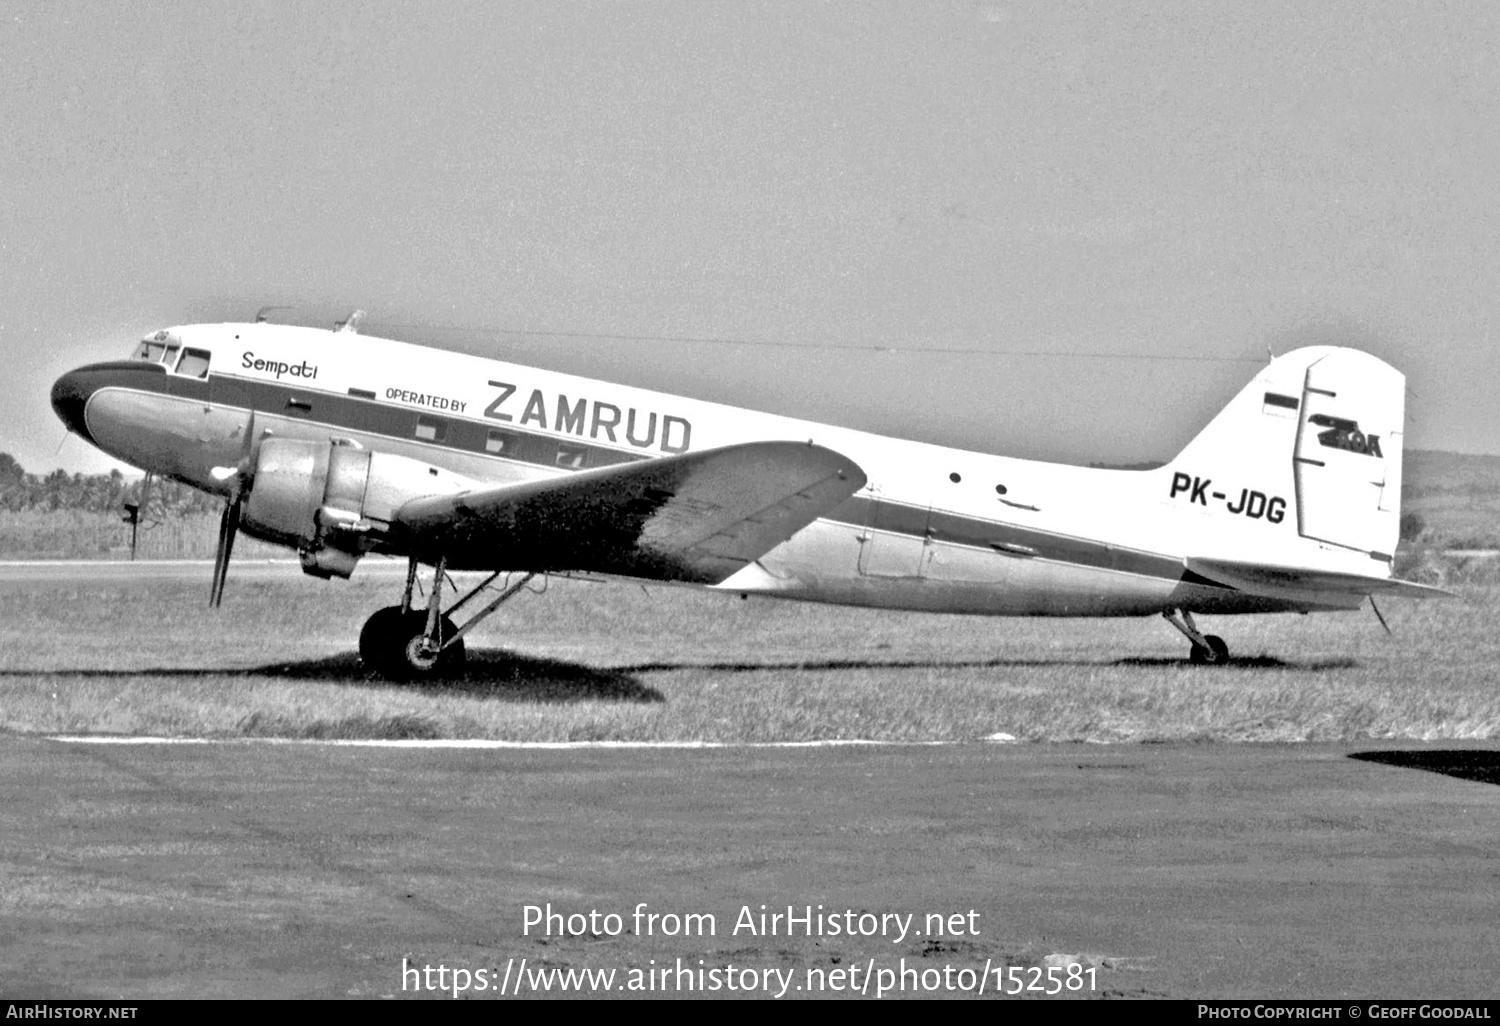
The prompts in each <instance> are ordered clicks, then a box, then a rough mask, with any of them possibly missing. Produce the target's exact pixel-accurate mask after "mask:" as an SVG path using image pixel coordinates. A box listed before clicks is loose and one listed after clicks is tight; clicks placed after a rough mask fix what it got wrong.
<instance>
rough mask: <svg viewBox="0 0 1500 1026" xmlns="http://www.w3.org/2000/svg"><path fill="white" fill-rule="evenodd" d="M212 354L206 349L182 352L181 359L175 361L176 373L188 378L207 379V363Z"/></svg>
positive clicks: (185, 349) (184, 350)
mask: <svg viewBox="0 0 1500 1026" xmlns="http://www.w3.org/2000/svg"><path fill="white" fill-rule="evenodd" d="M211 355H212V354H211V353H209V351H208V350H206V349H187V348H184V349H183V350H182V359H180V360H178V361H177V373H178V374H181V375H184V376H186V377H189V378H206V377H208V361H209V358H210V356H211Z"/></svg>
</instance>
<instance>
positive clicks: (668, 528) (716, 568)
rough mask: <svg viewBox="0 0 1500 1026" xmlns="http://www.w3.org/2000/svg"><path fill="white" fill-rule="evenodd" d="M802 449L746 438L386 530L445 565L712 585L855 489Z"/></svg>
mask: <svg viewBox="0 0 1500 1026" xmlns="http://www.w3.org/2000/svg"><path fill="white" fill-rule="evenodd" d="M864 484H865V474H864V471H863V470H861V469H860V468H859V466H858V465H856V464H855V463H854V462H853V461H852V460H850V459H847V458H846V457H844V456H841V455H840V454H839V453H836V452H834V451H833V450H831V449H825V448H823V447H821V446H817V445H813V444H812V443H810V442H807V443H803V442H752V443H749V444H745V445H733V446H728V447H725V448H722V449H709V450H705V451H703V452H694V453H687V454H685V455H681V456H668V457H663V458H660V459H653V460H643V461H641V462H639V463H628V464H623V465H618V466H613V467H603V468H600V469H598V470H585V471H581V472H579V473H576V474H570V475H568V476H566V477H559V478H551V479H547V480H542V481H527V482H523V483H520V484H513V485H501V486H498V487H495V488H487V489H483V490H479V491H469V492H462V493H459V494H456V495H442V496H430V497H427V498H422V499H414V500H412V501H410V502H407V503H406V504H405V505H403V506H402V507H401V508H400V509H399V510H397V511H396V516H395V519H394V520H393V522H392V525H391V526H392V529H393V534H394V537H395V539H396V540H398V541H399V542H400V543H402V547H403V548H405V549H406V550H407V551H409V552H410V553H412V554H414V555H416V556H418V557H419V558H422V559H424V560H425V561H428V562H435V561H436V559H437V557H438V556H442V557H444V558H445V559H446V560H447V565H448V567H449V568H450V569H454V570H538V571H547V570H553V571H561V570H576V571H587V572H593V573H607V574H620V575H624V576H629V577H642V578H647V579H651V580H662V581H687V582H693V583H698V584H717V583H719V582H720V581H722V580H724V579H725V578H727V577H729V576H730V575H731V574H733V573H734V572H735V571H737V570H740V569H741V568H743V567H744V566H745V565H746V564H748V563H750V562H753V561H754V560H756V559H759V558H760V557H761V556H763V555H765V554H766V553H767V552H769V551H770V550H771V549H773V548H775V547H776V546H777V545H779V544H781V543H782V542H784V541H786V540H787V539H788V538H790V537H791V536H792V535H794V534H796V533H797V532H798V531H800V530H801V529H802V528H804V527H806V526H807V525H808V524H810V523H812V522H813V521H814V520H816V519H817V518H818V517H819V516H821V515H822V514H823V513H826V512H827V511H828V510H830V509H832V508H833V507H835V506H837V505H838V504H839V503H841V502H843V501H844V500H845V499H847V498H848V497H849V496H851V495H853V494H854V493H855V492H856V491H858V490H859V489H860V488H862V487H864Z"/></svg>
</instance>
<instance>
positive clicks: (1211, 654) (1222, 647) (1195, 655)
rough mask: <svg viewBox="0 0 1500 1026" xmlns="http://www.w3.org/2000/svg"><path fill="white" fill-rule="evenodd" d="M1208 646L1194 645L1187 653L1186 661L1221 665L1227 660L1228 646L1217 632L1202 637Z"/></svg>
mask: <svg viewBox="0 0 1500 1026" xmlns="http://www.w3.org/2000/svg"><path fill="white" fill-rule="evenodd" d="M1203 640H1204V641H1206V642H1208V647H1207V648H1204V647H1203V646H1202V645H1194V646H1193V650H1192V651H1191V652H1189V653H1188V661H1189V662H1192V663H1197V664H1199V665H1201V666H1221V665H1223V664H1224V663H1227V662H1229V646H1228V645H1227V644H1225V643H1224V639H1223V638H1221V637H1219V636H1218V635H1217V634H1209V635H1207V636H1205V637H1204V639H1203Z"/></svg>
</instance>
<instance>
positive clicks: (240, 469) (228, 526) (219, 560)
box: [208, 410, 255, 609]
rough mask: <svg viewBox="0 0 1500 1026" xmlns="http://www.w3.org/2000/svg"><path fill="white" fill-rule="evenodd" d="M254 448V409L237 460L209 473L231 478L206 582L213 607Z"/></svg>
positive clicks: (220, 478)
mask: <svg viewBox="0 0 1500 1026" xmlns="http://www.w3.org/2000/svg"><path fill="white" fill-rule="evenodd" d="M254 448H255V411H254V410H251V411H250V419H249V420H248V421H246V423H245V439H244V445H243V446H242V447H241V449H240V461H239V463H237V464H235V465H234V466H232V467H215V468H214V469H213V470H212V471H210V472H209V473H210V474H212V476H213V477H214V479H215V480H217V481H228V480H231V479H232V480H233V485H232V486H231V488H230V492H229V498H228V499H227V500H226V501H225V503H224V513H223V515H222V516H220V517H219V544H218V546H217V548H216V549H215V550H214V579H213V583H212V584H211V585H210V586H209V591H208V605H209V608H211V609H217V608H218V607H219V604H220V603H222V602H223V601H224V582H225V581H226V580H227V579H228V578H229V556H230V554H231V553H232V552H233V551H234V538H235V535H237V534H238V533H239V530H240V510H241V508H242V507H243V506H244V504H245V496H246V495H248V494H249V492H250V484H251V481H252V479H253V477H254V471H253V463H252V457H253V456H254Z"/></svg>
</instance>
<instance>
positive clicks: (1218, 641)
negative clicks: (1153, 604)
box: [1161, 609, 1229, 666]
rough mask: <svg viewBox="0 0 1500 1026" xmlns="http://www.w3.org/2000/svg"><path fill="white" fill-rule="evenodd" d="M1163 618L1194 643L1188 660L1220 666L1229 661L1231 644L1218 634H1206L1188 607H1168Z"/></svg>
mask: <svg viewBox="0 0 1500 1026" xmlns="http://www.w3.org/2000/svg"><path fill="white" fill-rule="evenodd" d="M1161 615H1162V618H1163V619H1164V620H1166V621H1167V623H1169V624H1171V625H1172V626H1173V627H1176V628H1177V629H1178V630H1179V631H1181V632H1182V633H1183V635H1184V636H1186V637H1187V639H1188V640H1189V641H1191V642H1192V643H1193V648H1192V650H1191V651H1190V652H1188V662H1191V663H1197V664H1199V665H1205V666H1206V665H1214V666H1220V665H1223V664H1224V663H1227V662H1229V646H1228V645H1226V644H1225V643H1224V639H1223V638H1221V637H1219V636H1218V635H1217V634H1204V633H1203V632H1202V631H1200V630H1198V625H1197V624H1196V623H1194V622H1193V614H1192V613H1189V612H1188V611H1187V610H1186V609H1168V610H1167V611H1166V612H1164V613H1162V614H1161Z"/></svg>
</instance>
